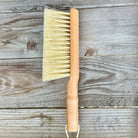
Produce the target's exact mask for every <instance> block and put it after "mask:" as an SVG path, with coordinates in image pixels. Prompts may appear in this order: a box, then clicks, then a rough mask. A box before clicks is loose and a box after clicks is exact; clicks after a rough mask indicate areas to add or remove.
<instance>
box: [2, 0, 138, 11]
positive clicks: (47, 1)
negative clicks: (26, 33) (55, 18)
mask: <svg viewBox="0 0 138 138" xmlns="http://www.w3.org/2000/svg"><path fill="white" fill-rule="evenodd" d="M135 5H138V1H137V0H85V1H84V0H41V1H40V0H25V1H24V0H0V12H1V13H2V12H4V13H5V12H33V11H34V12H36V11H43V9H44V7H45V6H48V7H54V8H59V9H68V8H70V7H75V8H99V7H116V6H135Z"/></svg>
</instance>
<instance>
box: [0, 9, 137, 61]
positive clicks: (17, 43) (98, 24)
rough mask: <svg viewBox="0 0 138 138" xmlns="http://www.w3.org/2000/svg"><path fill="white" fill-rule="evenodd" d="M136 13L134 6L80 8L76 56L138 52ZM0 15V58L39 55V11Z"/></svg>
mask: <svg viewBox="0 0 138 138" xmlns="http://www.w3.org/2000/svg"><path fill="white" fill-rule="evenodd" d="M137 15H138V6H132V7H112V8H96V9H82V10H80V56H85V55H86V56H88V55H89V56H95V55H97V56H101V55H132V54H133V55H135V54H138V48H137V45H138V37H137V35H138V29H137V28H138V23H137ZM0 19H1V21H0V28H1V29H0V34H1V35H0V59H3V58H30V57H42V45H43V12H33V13H12V14H0ZM89 49H92V50H91V51H92V52H90V54H87V52H88V51H89Z"/></svg>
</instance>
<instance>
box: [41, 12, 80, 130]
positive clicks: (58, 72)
mask: <svg viewBox="0 0 138 138" xmlns="http://www.w3.org/2000/svg"><path fill="white" fill-rule="evenodd" d="M67 76H70V78H69V81H68V84H67V131H68V132H77V131H78V129H79V126H78V80H79V12H78V10H76V9H70V13H68V12H63V11H56V10H51V9H45V11H44V46H43V81H45V80H47V81H48V80H53V79H58V78H62V77H67Z"/></svg>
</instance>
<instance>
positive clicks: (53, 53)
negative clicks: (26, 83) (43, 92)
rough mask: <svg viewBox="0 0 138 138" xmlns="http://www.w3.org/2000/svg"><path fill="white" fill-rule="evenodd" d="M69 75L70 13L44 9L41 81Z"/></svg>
mask: <svg viewBox="0 0 138 138" xmlns="http://www.w3.org/2000/svg"><path fill="white" fill-rule="evenodd" d="M69 75H70V13H67V12H62V11H55V10H50V9H45V11H44V45H43V77H42V78H43V81H45V80H53V79H58V78H62V77H67V76H69Z"/></svg>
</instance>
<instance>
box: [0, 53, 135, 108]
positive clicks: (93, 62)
mask: <svg viewBox="0 0 138 138" xmlns="http://www.w3.org/2000/svg"><path fill="white" fill-rule="evenodd" d="M137 61H138V56H110V57H109V56H105V57H83V58H80V82H79V101H80V106H82V107H83V106H84V107H89V106H138V85H137V84H138V64H137ZM41 77H42V61H41V58H39V59H12V60H0V108H22V107H66V84H67V81H68V78H64V79H59V80H54V81H50V82H42V81H41Z"/></svg>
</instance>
